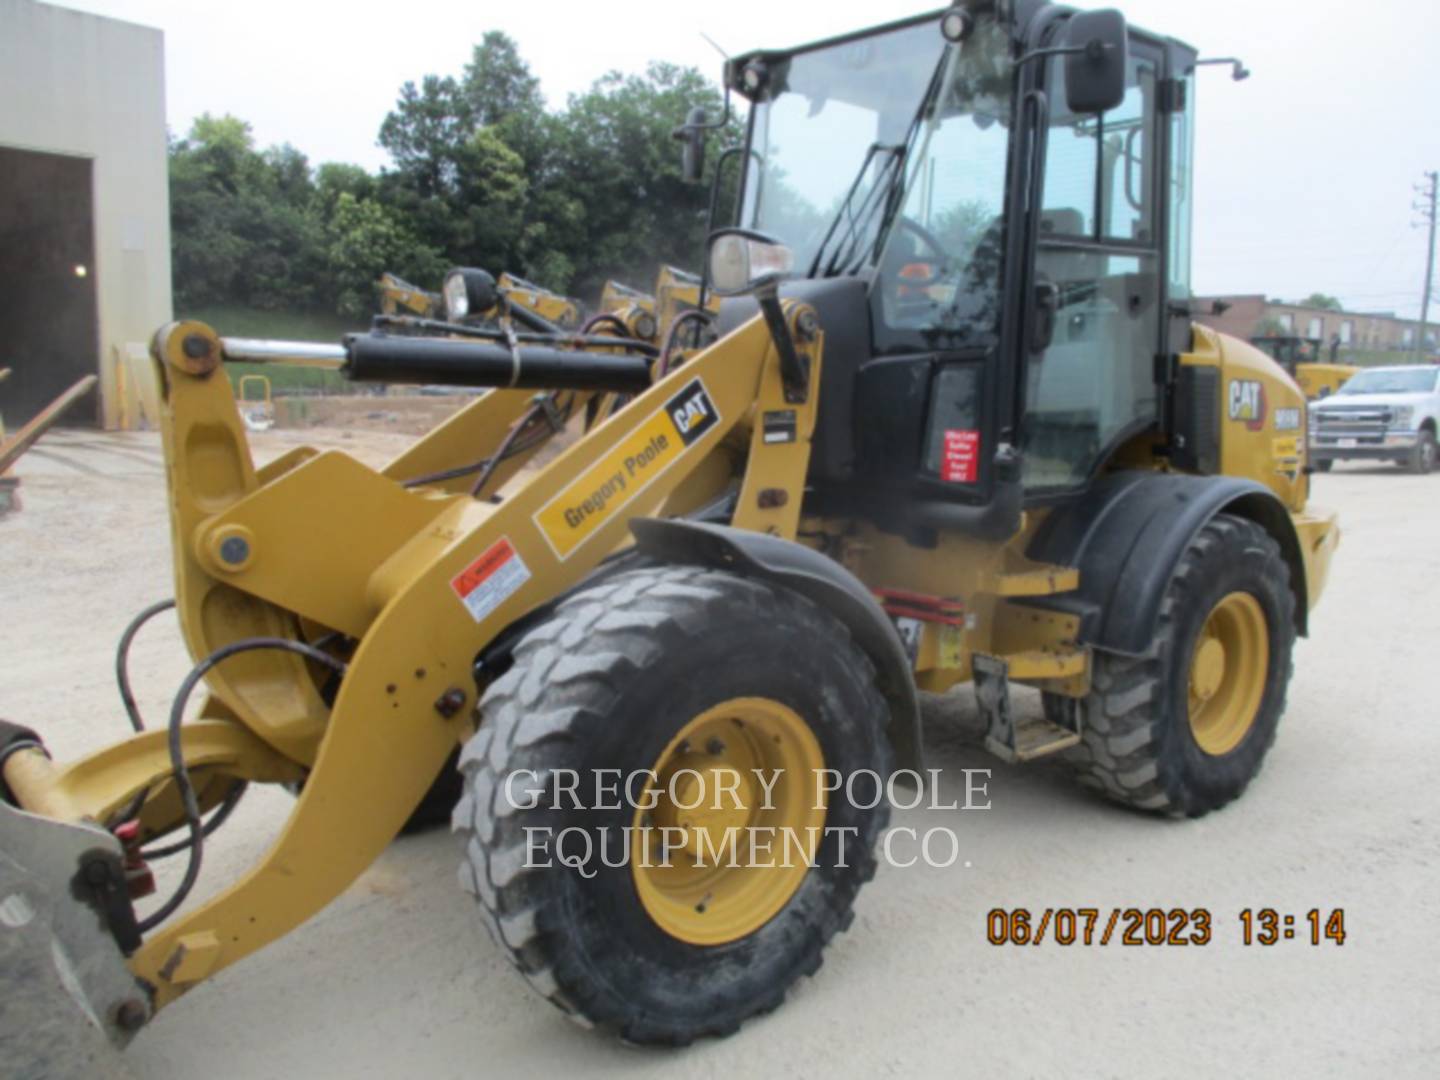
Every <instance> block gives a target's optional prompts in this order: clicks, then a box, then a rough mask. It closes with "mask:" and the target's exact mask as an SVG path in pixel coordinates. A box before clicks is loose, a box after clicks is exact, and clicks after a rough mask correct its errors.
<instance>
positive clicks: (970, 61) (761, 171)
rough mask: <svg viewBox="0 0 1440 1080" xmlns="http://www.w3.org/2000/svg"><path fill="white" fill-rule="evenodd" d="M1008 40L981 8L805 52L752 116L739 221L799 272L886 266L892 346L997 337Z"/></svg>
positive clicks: (880, 294)
mask: <svg viewBox="0 0 1440 1080" xmlns="http://www.w3.org/2000/svg"><path fill="white" fill-rule="evenodd" d="M1011 75H1012V63H1011V58H1010V45H1009V35H1008V33H1007V32H1006V30H1005V29H1004V27H1003V26H1002V24H1001V23H1000V22H999V21H998V20H997V19H996V18H995V16H994V15H992V14H983V15H977V16H976V18H975V23H974V26H973V27H972V29H971V31H970V33H969V35H968V36H967V37H966V39H965V41H964V42H962V43H961V44H960V45H958V46H956V45H949V44H947V43H946V42H945V40H944V38H943V37H941V35H940V31H939V26H938V25H937V23H936V22H935V21H926V22H923V23H919V24H916V25H913V26H908V27H903V28H901V29H898V30H891V31H888V32H886V33H883V34H878V35H876V36H874V37H870V38H865V39H862V40H859V41H852V42H848V43H844V44H839V45H833V46H828V47H824V48H818V49H812V50H809V51H806V52H801V53H797V54H795V55H793V56H791V57H788V58H786V59H784V60H782V61H777V62H775V63H774V65H773V67H772V76H771V90H770V93H769V95H768V97H767V98H766V99H765V100H763V101H761V102H759V103H757V104H756V105H755V107H754V110H753V121H752V128H751V144H750V150H751V154H750V158H749V163H750V165H749V170H748V172H747V176H746V183H745V195H744V202H743V205H742V208H741V223H742V224H744V225H747V226H749V227H750V228H754V229H758V230H760V231H761V232H765V233H769V234H770V235H772V236H775V237H776V238H778V239H779V240H781V241H783V242H784V243H785V244H786V245H787V246H788V247H789V248H790V250H791V251H792V252H793V253H794V255H795V261H794V265H795V269H796V273H797V274H800V275H808V276H814V277H825V276H832V275H836V274H853V273H857V272H860V271H862V270H866V271H869V270H874V271H878V273H877V275H876V282H877V284H876V285H875V286H874V287H873V288H872V299H873V306H874V308H875V312H876V315H877V318H876V324H875V331H876V336H877V341H876V345H877V347H878V348H879V349H880V351H882V352H885V351H889V350H890V349H892V348H894V349H900V348H902V347H907V346H908V347H916V346H919V345H920V344H922V343H924V342H929V343H930V344H938V342H933V341H931V340H930V339H932V338H934V336H935V335H936V334H941V335H943V336H944V337H945V338H946V342H947V343H948V344H950V345H962V344H965V343H970V342H978V341H980V340H982V339H988V338H992V337H993V334H994V327H995V325H996V322H997V319H998V311H999V303H998V295H999V289H1000V255H1001V249H1002V244H1003V236H1004V220H1005V218H1004V204H1005V180H1006V168H1007V163H1008V149H1009V129H1010V116H1011V85H1012V81H1013V80H1012V77H1011Z"/></svg>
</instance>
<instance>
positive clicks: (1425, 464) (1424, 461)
mask: <svg viewBox="0 0 1440 1080" xmlns="http://www.w3.org/2000/svg"><path fill="white" fill-rule="evenodd" d="M1407 467H1408V468H1409V470H1410V471H1411V472H1412V473H1414V474H1415V475H1416V476H1424V475H1425V474H1426V473H1429V472H1430V471H1431V470H1432V469H1434V468H1435V433H1434V432H1433V431H1431V430H1430V429H1429V428H1422V429H1421V431H1420V441H1419V442H1417V443H1416V444H1415V449H1413V450H1411V451H1410V460H1409V462H1408V463H1407Z"/></svg>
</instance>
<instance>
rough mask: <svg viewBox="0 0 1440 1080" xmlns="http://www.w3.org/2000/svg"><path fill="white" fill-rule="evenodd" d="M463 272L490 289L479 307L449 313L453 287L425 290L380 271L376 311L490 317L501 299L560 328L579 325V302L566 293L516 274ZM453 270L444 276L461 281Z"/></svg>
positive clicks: (412, 315) (434, 316) (425, 316)
mask: <svg viewBox="0 0 1440 1080" xmlns="http://www.w3.org/2000/svg"><path fill="white" fill-rule="evenodd" d="M465 272H466V273H470V274H474V275H480V276H482V277H483V279H484V280H485V281H486V282H487V284H486V286H485V287H486V288H488V289H489V290H490V297H491V300H490V303H488V304H486V305H485V307H484V308H483V309H478V310H476V309H471V308H469V307H468V306H467V308H466V310H465V311H464V312H463V313H461V314H453V313H454V307H453V301H454V290H453V289H452V290H451V294H449V295H447V294H446V293H444V292H439V293H432V292H427V291H426V290H424V289H422V288H420V287H419V286H418V285H411V284H410V283H409V282H408V281H406V280H405V279H404V278H401V277H398V276H397V275H395V274H391V273H385V274H381V275H380V280H379V281H378V282H377V283H376V289H377V290H378V291H379V294H380V313H381V314H382V315H385V316H392V317H407V318H420V319H446V318H451V317H452V314H453V317H454V318H456V319H460V320H468V319H474V318H482V319H494V318H495V317H496V316H498V315H499V314H500V310H499V306H498V305H500V304H501V303H504V304H505V305H506V307H507V308H511V309H513V308H517V307H518V308H522V309H524V310H526V311H529V312H533V313H534V314H535V315H537V316H539V317H540V318H542V319H544V320H546V322H548V323H550V324H552V325H554V326H558V327H560V328H561V329H563V330H573V329H575V328H576V327H577V326H579V325H580V305H579V303H577V302H576V301H574V300H572V299H570V298H569V297H568V296H561V295H560V294H559V293H557V292H553V291H551V290H550V289H546V288H542V287H541V286H539V285H536V284H535V283H534V282H532V281H526V280H525V279H524V278H522V277H520V276H518V275H516V274H509V273H506V274H501V275H500V279H499V280H498V281H497V280H495V279H494V278H493V277H491V275H490V274H488V273H487V272H485V271H484V270H472V271H465ZM457 273H459V272H458V271H452V273H451V274H450V275H447V278H446V280H447V281H450V280H461V281H462V282H463V279H457V278H456V274H457ZM462 295H463V294H462Z"/></svg>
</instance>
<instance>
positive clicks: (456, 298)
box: [441, 266, 499, 322]
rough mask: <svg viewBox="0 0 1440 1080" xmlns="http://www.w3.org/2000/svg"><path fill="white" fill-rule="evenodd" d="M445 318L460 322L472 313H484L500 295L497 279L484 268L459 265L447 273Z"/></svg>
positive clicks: (493, 304)
mask: <svg viewBox="0 0 1440 1080" xmlns="http://www.w3.org/2000/svg"><path fill="white" fill-rule="evenodd" d="M441 292H442V293H443V294H444V297H445V318H446V319H448V320H449V321H450V322H460V321H461V320H462V319H466V318H468V317H470V316H472V315H484V314H485V313H486V312H487V311H489V310H490V309H491V308H493V307H494V306H495V303H496V300H497V299H498V297H499V294H498V292H497V291H496V289H495V279H494V278H493V277H491V276H490V275H489V274H488V273H486V272H485V271H484V270H477V269H475V268H474V267H469V266H457V267H455V269H453V270H450V271H448V272H447V273H446V274H445V286H444V288H443V289H442V290H441Z"/></svg>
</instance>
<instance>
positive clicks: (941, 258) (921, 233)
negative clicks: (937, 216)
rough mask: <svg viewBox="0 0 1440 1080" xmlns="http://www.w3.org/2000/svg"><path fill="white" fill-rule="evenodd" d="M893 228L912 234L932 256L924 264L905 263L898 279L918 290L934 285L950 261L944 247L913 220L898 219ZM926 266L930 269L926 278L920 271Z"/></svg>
mask: <svg viewBox="0 0 1440 1080" xmlns="http://www.w3.org/2000/svg"><path fill="white" fill-rule="evenodd" d="M895 228H896V231H901V232H908V233H913V234H914V235H915V236H916V237H917V238H918V239H919V240H920V241H921V243H923V244H924V245H925V246H926V247H927V248H928V249H929V254H932V255H933V256H934V258H933V259H931V260H928V261H925V262H921V261H914V262H909V263H906V264H905V265H904V266H902V267H901V269H900V271H899V274H900V277H902V278H903V279H904V282H905V284H906V285H909V286H913V287H915V288H919V289H923V288H926V287H927V286H930V285H934V284H935V283H936V282H937V281H939V280H940V278H941V276H942V275H943V274H944V272H945V268H946V265H947V264H948V263H949V261H950V260H949V257H948V256H947V255H946V253H945V245H944V244H942V243H941V242H940V240H939V238H938V237H936V235H935V234H934V233H932V232H931V231H930V230H929V229H927V228H925V226H923V225H921V224H920V223H919V222H918V221H916V220H915V219H914V218H908V217H901V218H898V219H897V220H896V222H895ZM917 254H918V253H917ZM926 266H928V267H929V268H930V273H929V275H928V276H927V275H925V274H924V273H923V270H922V269H921V268H923V267H926ZM912 271H913V272H912Z"/></svg>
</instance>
